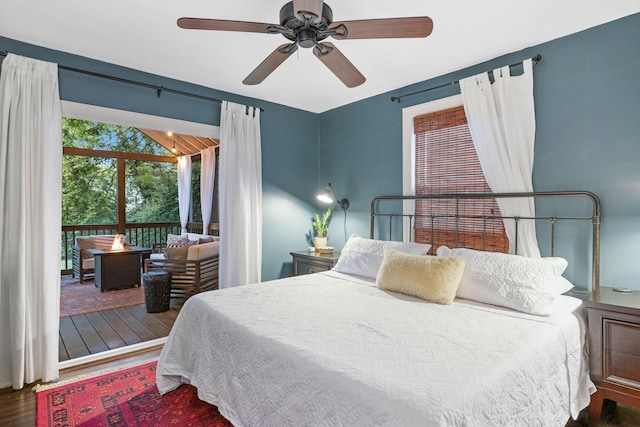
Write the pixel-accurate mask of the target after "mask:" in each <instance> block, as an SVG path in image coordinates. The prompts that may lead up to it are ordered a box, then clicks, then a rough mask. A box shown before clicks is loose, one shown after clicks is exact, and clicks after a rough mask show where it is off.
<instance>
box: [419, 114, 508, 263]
mask: <svg viewBox="0 0 640 427" xmlns="http://www.w3.org/2000/svg"><path fill="white" fill-rule="evenodd" d="M413 128H414V136H415V171H414V180H415V181H414V182H415V191H416V194H417V195H422V194H445V193H463V192H464V193H488V192H491V189H490V188H489V185H488V184H487V181H486V180H485V177H484V174H483V172H482V168H481V166H480V161H479V160H478V156H477V154H476V150H475V148H474V145H473V140H472V139H471V133H470V132H469V126H468V125H467V118H466V116H465V113H464V108H463V107H462V106H460V107H456V108H451V109H448V110H443V111H438V112H434V113H429V114H425V115H422V116H416V117H415V118H414V122H413ZM457 203H458V207H457V209H456V206H455V205H456V201H450V200H448V201H445V200H422V201H416V205H415V214H416V219H415V223H414V232H415V236H414V239H415V241H416V242H421V243H430V244H431V245H432V246H433V249H432V250H435V249H436V248H437V246H439V245H447V246H449V247H467V248H474V249H480V250H491V251H498V252H507V251H508V249H509V244H508V240H507V237H506V234H505V232H504V226H503V224H502V219H501V218H500V211H499V209H498V205H497V204H496V202H495V200H494V199H468V200H467V199H465V200H460V201H459V202H457ZM451 212H457V215H451ZM456 216H457V217H458V221H456Z"/></svg>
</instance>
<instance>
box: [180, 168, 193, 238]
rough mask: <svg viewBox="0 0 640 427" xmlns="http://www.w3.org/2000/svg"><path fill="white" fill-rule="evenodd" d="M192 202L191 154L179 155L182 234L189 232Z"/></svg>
mask: <svg viewBox="0 0 640 427" xmlns="http://www.w3.org/2000/svg"><path fill="white" fill-rule="evenodd" d="M190 203H191V156H180V157H178V208H179V209H180V225H181V226H182V234H185V233H186V232H187V222H189V204H190Z"/></svg>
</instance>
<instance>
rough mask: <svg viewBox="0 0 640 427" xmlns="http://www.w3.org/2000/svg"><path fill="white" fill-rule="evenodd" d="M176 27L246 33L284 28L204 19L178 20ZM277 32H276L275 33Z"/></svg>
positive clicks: (256, 23)
mask: <svg viewBox="0 0 640 427" xmlns="http://www.w3.org/2000/svg"><path fill="white" fill-rule="evenodd" d="M178 27H180V28H184V29H187V30H217V31H242V32H246V33H267V32H274V31H267V30H268V29H269V28H271V29H278V30H279V29H282V30H286V29H285V28H284V27H281V26H280V25H275V24H264V23H261V22H246V21H227V20H224V19H204V18H180V19H178ZM275 32H277V31H275Z"/></svg>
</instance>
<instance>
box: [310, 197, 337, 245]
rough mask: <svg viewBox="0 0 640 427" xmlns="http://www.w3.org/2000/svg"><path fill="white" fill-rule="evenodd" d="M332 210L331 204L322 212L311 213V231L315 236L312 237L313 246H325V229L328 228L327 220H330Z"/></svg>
mask: <svg viewBox="0 0 640 427" xmlns="http://www.w3.org/2000/svg"><path fill="white" fill-rule="evenodd" d="M332 212H333V206H329V207H328V208H327V210H326V211H325V212H324V213H323V214H322V216H321V215H320V214H318V213H315V214H313V218H312V219H311V224H312V225H313V231H314V232H315V237H314V238H313V246H314V247H315V248H316V250H318V248H326V247H327V231H328V229H329V222H331V213H332Z"/></svg>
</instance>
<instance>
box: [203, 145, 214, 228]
mask: <svg viewBox="0 0 640 427" xmlns="http://www.w3.org/2000/svg"><path fill="white" fill-rule="evenodd" d="M200 156H201V163H202V164H201V165H200V206H201V207H202V234H204V235H205V236H206V235H207V234H209V223H210V222H211V207H212V206H213V185H214V181H215V171H216V148H215V147H209V148H205V149H204V150H202V151H201V152H200Z"/></svg>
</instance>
